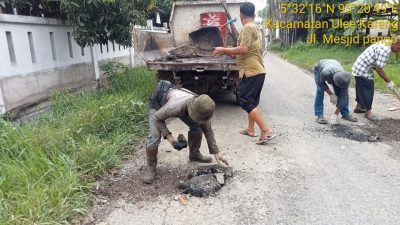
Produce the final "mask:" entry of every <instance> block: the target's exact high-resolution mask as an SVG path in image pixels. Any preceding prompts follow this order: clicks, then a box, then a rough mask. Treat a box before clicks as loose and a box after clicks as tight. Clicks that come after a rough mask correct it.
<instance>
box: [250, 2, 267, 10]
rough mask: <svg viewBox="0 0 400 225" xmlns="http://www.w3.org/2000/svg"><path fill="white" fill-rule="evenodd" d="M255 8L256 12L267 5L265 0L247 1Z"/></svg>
mask: <svg viewBox="0 0 400 225" xmlns="http://www.w3.org/2000/svg"><path fill="white" fill-rule="evenodd" d="M249 2H252V3H253V4H254V5H255V6H256V12H257V11H258V10H261V9H263V8H264V7H265V6H266V5H267V0H249Z"/></svg>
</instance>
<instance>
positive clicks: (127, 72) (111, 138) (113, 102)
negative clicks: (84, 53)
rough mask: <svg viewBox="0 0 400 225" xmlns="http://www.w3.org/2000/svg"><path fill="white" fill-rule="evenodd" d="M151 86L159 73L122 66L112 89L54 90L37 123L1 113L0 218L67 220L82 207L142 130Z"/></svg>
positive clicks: (32, 221)
mask: <svg viewBox="0 0 400 225" xmlns="http://www.w3.org/2000/svg"><path fill="white" fill-rule="evenodd" d="M119 72H121V71H119ZM154 85H155V75H154V73H151V72H148V71H147V70H146V69H144V68H135V69H124V70H123V71H122V72H121V73H119V74H117V75H116V76H112V77H111V85H110V88H109V89H105V90H98V91H95V92H92V93H84V92H82V93H78V94H74V95H72V94H69V93H66V92H64V93H58V94H56V95H55V96H54V97H53V99H52V110H51V112H50V113H48V114H45V115H43V116H41V117H40V118H38V119H37V120H35V121H33V122H29V123H23V124H21V125H20V126H17V125H15V124H13V123H10V122H7V121H4V120H1V121H0V155H1V157H0V224H60V223H68V220H69V219H71V218H73V217H75V216H78V215H80V214H81V213H83V212H84V211H85V208H86V207H87V206H88V203H89V197H90V194H89V193H90V188H91V187H92V185H93V182H94V181H95V180H94V177H95V176H98V175H102V174H104V172H105V171H107V170H108V169H110V168H112V167H113V166H115V165H116V164H117V163H118V162H120V160H121V158H122V157H123V156H124V155H126V154H128V153H129V152H130V149H131V145H132V143H133V142H134V141H136V140H138V139H139V138H141V137H143V136H144V135H145V132H146V130H147V98H148V96H149V95H150V93H151V91H152V89H153V87H154Z"/></svg>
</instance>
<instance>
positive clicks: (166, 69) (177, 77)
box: [133, 1, 242, 103]
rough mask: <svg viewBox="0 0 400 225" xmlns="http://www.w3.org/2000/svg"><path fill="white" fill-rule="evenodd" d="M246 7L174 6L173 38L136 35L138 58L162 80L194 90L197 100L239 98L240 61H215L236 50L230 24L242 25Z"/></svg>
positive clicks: (144, 32) (216, 3)
mask: <svg viewBox="0 0 400 225" xmlns="http://www.w3.org/2000/svg"><path fill="white" fill-rule="evenodd" d="M240 4H241V1H235V2H228V3H227V5H226V6H227V7H226V8H227V10H228V12H229V16H230V17H231V19H232V20H228V18H227V14H226V11H225V10H224V7H223V5H222V4H221V3H220V2H219V1H199V2H176V3H174V5H173V8H172V12H171V17H170V29H169V31H168V32H160V31H155V30H144V29H134V37H133V39H134V41H133V42H134V46H135V50H136V53H137V54H138V55H139V57H140V58H142V60H143V61H144V63H145V64H146V66H147V68H148V69H149V70H155V71H157V78H158V79H163V80H169V81H171V82H172V83H173V84H175V85H177V86H179V87H184V88H186V89H189V90H191V91H193V92H195V93H197V94H204V93H207V94H209V95H211V96H215V95H216V94H218V93H221V92H231V93H233V94H235V95H236V98H235V99H236V102H237V103H238V97H237V91H238V90H237V87H238V83H239V72H238V68H237V65H236V59H235V58H232V57H230V56H219V57H214V56H213V55H212V53H213V49H214V48H215V47H218V46H225V47H226V46H236V41H235V39H234V37H233V35H232V33H233V32H232V31H231V29H232V28H230V27H229V25H227V24H228V21H229V22H233V19H234V18H237V22H236V23H235V26H236V28H237V29H238V30H240V29H241V28H242V24H241V23H240V19H239V18H240V17H239V16H240Z"/></svg>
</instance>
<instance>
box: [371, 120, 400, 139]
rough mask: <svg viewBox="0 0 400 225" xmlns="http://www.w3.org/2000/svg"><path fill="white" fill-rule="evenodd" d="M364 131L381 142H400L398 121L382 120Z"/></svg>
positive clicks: (399, 121) (399, 123)
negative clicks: (378, 138)
mask: <svg viewBox="0 0 400 225" xmlns="http://www.w3.org/2000/svg"><path fill="white" fill-rule="evenodd" d="M366 130H367V131H369V132H371V133H372V134H374V135H375V136H378V137H380V138H381V139H382V140H383V141H396V142H398V141H400V120H396V119H382V120H379V121H378V122H376V123H375V124H373V126H371V127H366Z"/></svg>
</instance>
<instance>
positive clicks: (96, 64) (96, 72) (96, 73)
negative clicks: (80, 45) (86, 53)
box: [90, 45, 100, 80]
mask: <svg viewBox="0 0 400 225" xmlns="http://www.w3.org/2000/svg"><path fill="white" fill-rule="evenodd" d="M90 57H91V60H92V66H93V72H94V74H93V79H94V80H98V79H100V71H99V62H98V61H97V55H96V50H95V49H94V48H93V45H91V46H90Z"/></svg>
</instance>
